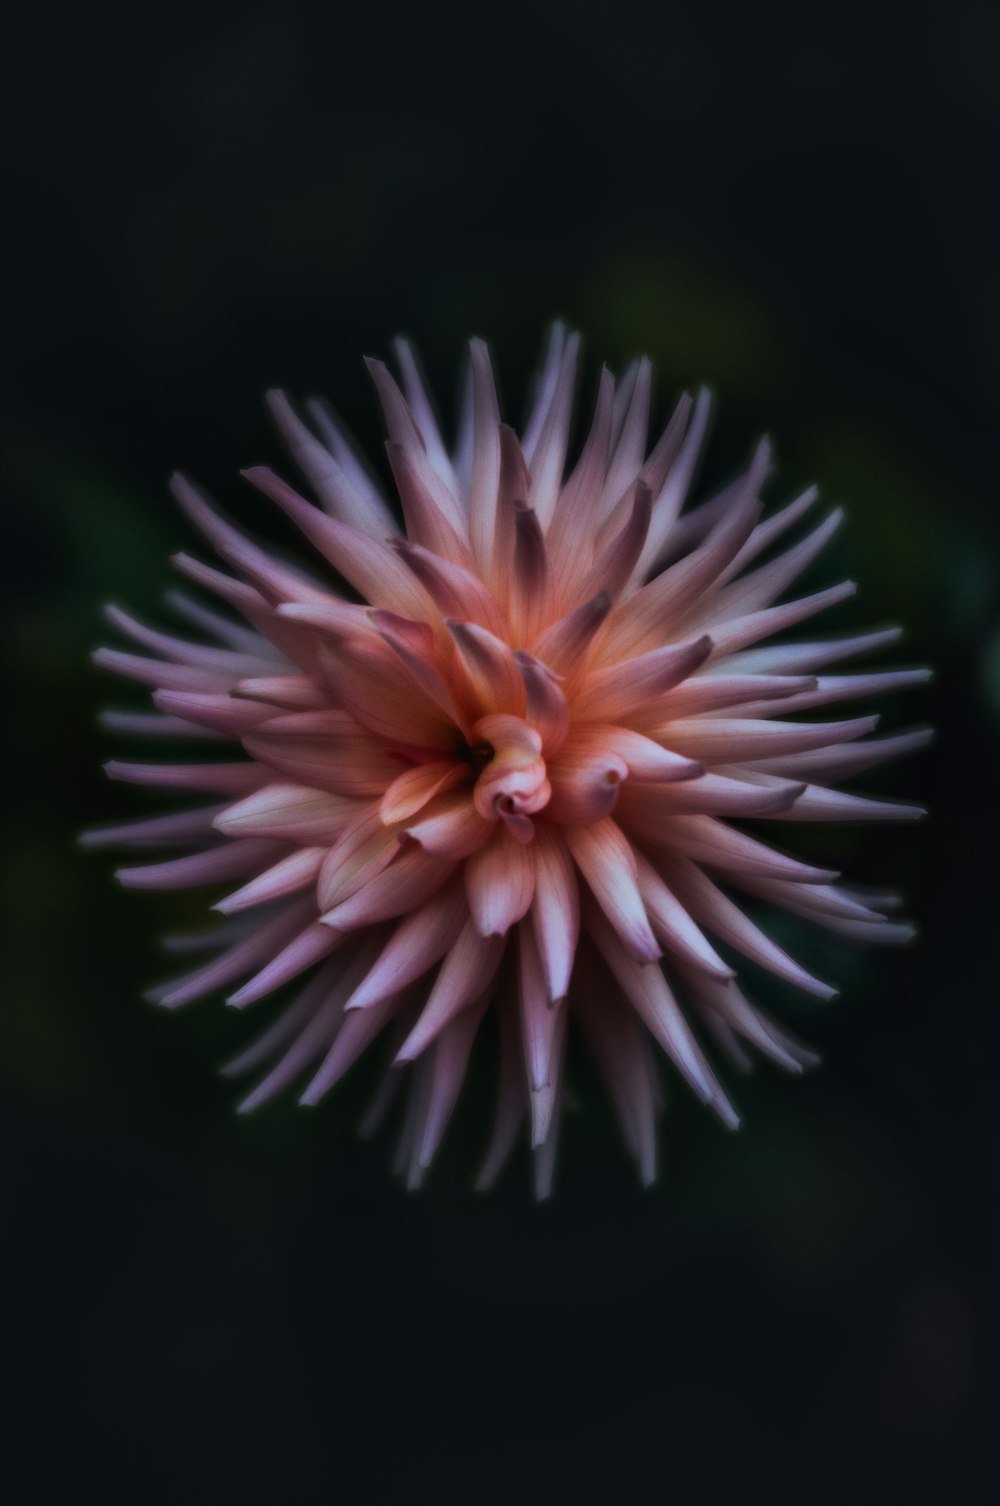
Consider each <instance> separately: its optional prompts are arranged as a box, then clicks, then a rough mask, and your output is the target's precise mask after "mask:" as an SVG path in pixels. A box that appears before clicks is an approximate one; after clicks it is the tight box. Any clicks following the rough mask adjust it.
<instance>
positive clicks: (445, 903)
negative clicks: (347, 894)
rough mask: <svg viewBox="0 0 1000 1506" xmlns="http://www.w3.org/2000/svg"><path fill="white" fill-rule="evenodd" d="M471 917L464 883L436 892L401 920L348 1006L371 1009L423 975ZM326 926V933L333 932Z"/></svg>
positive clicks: (448, 946)
mask: <svg viewBox="0 0 1000 1506" xmlns="http://www.w3.org/2000/svg"><path fill="white" fill-rule="evenodd" d="M468 918H469V910H468V906H467V904H466V901H465V893H464V890H463V889H462V887H461V885H452V886H451V887H450V888H448V889H446V890H445V891H444V893H442V894H436V895H435V896H434V898H433V899H431V900H428V901H427V903H426V904H423V905H421V906H420V907H419V909H416V910H413V911H411V913H410V914H409V915H408V916H407V917H406V919H405V920H403V921H401V922H400V924H399V925H398V926H397V927H396V929H395V931H394V932H393V934H392V937H391V939H390V940H389V942H388V944H387V945H386V946H385V948H384V949H383V951H382V954H381V956H380V957H379V959H378V961H377V962H376V963H375V965H374V966H373V967H372V970H371V972H370V973H369V974H368V976H367V978H366V979H365V980H364V982H363V983H360V984H359V985H358V987H357V988H356V989H355V991H354V993H353V994H352V995H351V997H350V999H349V1000H348V1001H347V1004H346V1006H345V1008H347V1009H351V1010H368V1009H371V1008H372V1006H373V1005H376V1004H380V1003H382V1002H383V1001H384V1000H385V999H387V998H389V997H390V995H392V994H395V993H398V992H399V990H400V989H403V988H405V987H406V986H407V984H409V983H413V982H414V981H415V980H416V979H417V978H420V977H422V976H423V974H424V973H426V972H427V971H428V969H429V968H431V967H433V966H434V964H435V962H438V961H439V960H440V959H441V958H442V957H443V956H444V955H445V953H446V952H449V951H450V950H451V948H452V947H453V946H454V944H455V942H456V941H457V940H458V937H459V934H460V932H461V930H462V927H463V926H464V925H465V923H466V922H467V920H468ZM324 929H326V930H327V935H332V934H333V932H331V931H329V929H327V928H325V927H324Z"/></svg>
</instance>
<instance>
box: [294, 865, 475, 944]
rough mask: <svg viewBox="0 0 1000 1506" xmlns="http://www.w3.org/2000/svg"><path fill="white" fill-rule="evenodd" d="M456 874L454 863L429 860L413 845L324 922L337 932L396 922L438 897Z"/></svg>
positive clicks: (330, 913) (341, 904) (322, 918)
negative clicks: (397, 918)
mask: <svg viewBox="0 0 1000 1506" xmlns="http://www.w3.org/2000/svg"><path fill="white" fill-rule="evenodd" d="M453 872H454V867H453V865H452V864H451V863H442V862H441V860H440V859H439V858H429V857H427V855H426V854H425V853H424V852H422V851H421V850H420V848H419V847H412V846H411V847H409V848H408V849H406V850H404V851H403V852H399V853H398V854H397V856H396V857H395V858H394V859H393V860H392V862H391V863H389V864H388V865H387V866H386V867H385V868H383V869H381V871H380V872H378V873H376V874H375V875H374V876H373V877H372V878H370V879H369V880H368V882H367V883H366V884H364V885H363V886H361V887H359V888H356V889H355V890H354V892H353V893H352V894H351V895H350V896H349V897H348V898H347V899H343V900H340V901H339V902H338V903H337V904H336V905H334V907H333V909H332V910H328V911H327V912H326V913H325V914H324V915H322V916H321V917H320V919H321V920H322V922H323V924H324V925H327V926H332V927H333V928H334V930H337V931H354V930H357V929H358V928H359V927H360V926H370V925H374V924H376V922H378V921H382V920H395V919H396V917H397V916H399V915H406V914H407V913H408V912H409V911H410V910H413V909H414V908H415V907H416V906H417V905H418V904H422V903H423V901H424V900H426V899H429V898H430V896H431V895H432V894H436V893H437V891H438V890H439V889H440V888H442V886H443V885H444V884H445V883H447V881H448V879H449V878H450V877H451V875H452V873H453Z"/></svg>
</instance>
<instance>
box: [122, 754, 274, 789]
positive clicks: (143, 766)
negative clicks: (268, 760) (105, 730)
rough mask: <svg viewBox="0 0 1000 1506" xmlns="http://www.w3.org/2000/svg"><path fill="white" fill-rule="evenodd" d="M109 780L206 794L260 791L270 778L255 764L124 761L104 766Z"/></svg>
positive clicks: (264, 770)
mask: <svg viewBox="0 0 1000 1506" xmlns="http://www.w3.org/2000/svg"><path fill="white" fill-rule="evenodd" d="M104 770H105V773H106V774H107V776H108V778H109V779H117V780H118V781H120V782H121V783H122V784H145V785H149V786H150V787H151V788H154V789H164V790H198V791H200V792H203V793H205V794H207V795H238V794H241V793H242V792H243V791H244V790H257V789H260V787H261V785H263V784H266V783H267V780H268V779H269V778H270V775H269V774H268V771H267V770H266V769H261V768H258V767H257V765H256V764H252V763H200V764H195V763H165V764H159V763H122V762H121V761H120V760H118V759H112V760H111V762H110V763H106V764H105V765H104Z"/></svg>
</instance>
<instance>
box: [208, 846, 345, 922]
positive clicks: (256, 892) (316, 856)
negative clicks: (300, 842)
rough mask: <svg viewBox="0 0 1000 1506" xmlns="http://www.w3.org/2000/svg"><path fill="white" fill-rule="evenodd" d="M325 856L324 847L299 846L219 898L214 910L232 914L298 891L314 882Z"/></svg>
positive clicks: (223, 913)
mask: <svg viewBox="0 0 1000 1506" xmlns="http://www.w3.org/2000/svg"><path fill="white" fill-rule="evenodd" d="M325 857H326V848H325V847H300V848H297V849H296V851H295V852H291V853H289V854H288V856H287V857H285V858H282V859H281V861H280V862H278V863H275V865H274V867H273V868H268V869H267V870H266V871H265V872H264V873H261V874H259V875H258V876H257V878H255V879H251V880H250V882H249V884H244V885H243V888H242V889H237V890H236V893H235V894H230V895H228V896H227V897H226V898H225V899H221V900H220V901H219V903H218V904H217V905H213V906H212V908H213V909H214V910H218V912H219V914H220V915H233V914H235V913H236V911H238V910H246V909H249V908H250V907H251V906H253V905H262V904H266V903H267V902H268V901H270V900H272V899H281V898H283V897H284V896H285V895H287V894H297V893H298V892H299V890H300V889H308V888H309V887H311V885H312V884H314V883H315V881H316V878H317V876H318V874H319V870H320V865H321V864H322V862H323V859H324V858H325Z"/></svg>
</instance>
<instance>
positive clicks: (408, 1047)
mask: <svg viewBox="0 0 1000 1506" xmlns="http://www.w3.org/2000/svg"><path fill="white" fill-rule="evenodd" d="M505 945H506V943H505V942H504V939H503V938H502V937H501V936H490V937H488V938H486V939H484V938H483V937H482V936H481V935H480V934H479V932H478V931H477V930H476V928H475V927H474V926H473V924H472V922H471V921H469V922H467V923H466V924H465V926H463V928H462V931H461V934H460V935H459V937H458V939H457V940H456V941H455V943H454V945H453V946H452V947H451V950H450V951H449V952H448V955H447V956H446V957H445V959H444V961H443V962H442V964H441V968H440V971H439V972H438V975H437V978H436V979H435V980H434V986H433V988H432V989H431V991H430V993H429V994H428V996H427V1003H426V1004H425V1005H424V1007H423V1010H422V1011H421V1014H420V1018H419V1019H418V1020H417V1023H416V1024H415V1025H414V1027H413V1029H412V1030H411V1031H410V1033H409V1035H408V1036H407V1038H406V1040H405V1041H404V1042H403V1045H402V1046H401V1047H400V1049H399V1051H398V1053H397V1055H396V1061H397V1063H398V1062H412V1061H416V1059H417V1057H418V1056H420V1055H421V1053H422V1052H423V1051H425V1050H426V1049H427V1047H428V1046H429V1045H430V1044H431V1042H432V1041H433V1040H436V1039H437V1037H438V1036H439V1034H440V1032H441V1031H442V1030H444V1029H445V1027H446V1026H448V1025H449V1024H450V1023H451V1021H452V1020H453V1019H454V1018H455V1016H456V1015H458V1014H459V1013H460V1012H461V1011H462V1010H464V1009H466V1008H467V1007H468V1006H469V1005H470V1004H472V1003H473V1002H474V1001H475V1000H477V999H479V998H481V997H482V996H483V994H484V993H485V992H486V990H488V989H489V987H490V985H491V984H492V982H493V980H494V978H495V977H496V975H497V971H498V969H499V967H500V962H501V959H502V958H503V954H504V950H505Z"/></svg>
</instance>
